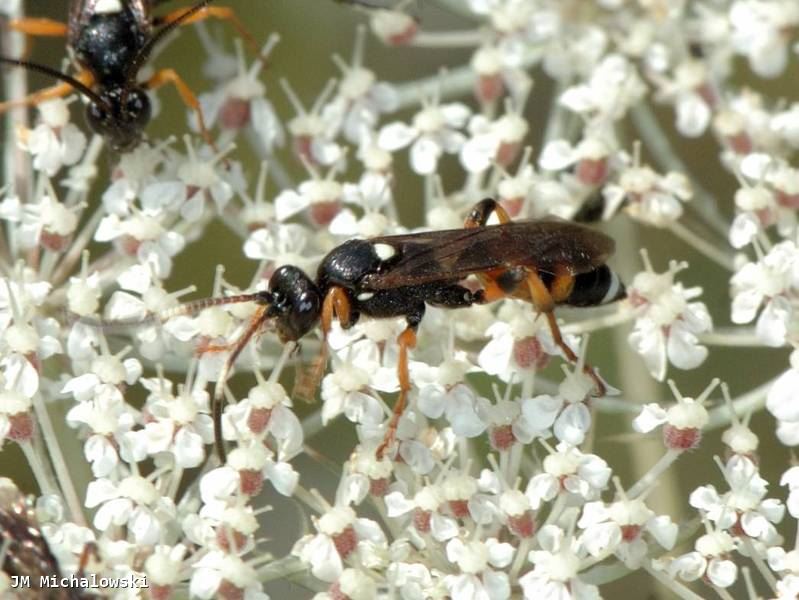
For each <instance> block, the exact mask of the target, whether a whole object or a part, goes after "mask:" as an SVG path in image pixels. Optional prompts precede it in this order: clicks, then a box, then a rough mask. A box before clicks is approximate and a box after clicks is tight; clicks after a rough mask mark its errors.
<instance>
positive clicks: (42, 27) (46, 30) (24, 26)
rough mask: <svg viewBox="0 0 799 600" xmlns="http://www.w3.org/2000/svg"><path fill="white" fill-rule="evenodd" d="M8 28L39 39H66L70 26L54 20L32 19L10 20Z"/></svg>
mask: <svg viewBox="0 0 799 600" xmlns="http://www.w3.org/2000/svg"><path fill="white" fill-rule="evenodd" d="M6 26H7V27H8V28H9V29H13V30H14V31H19V32H20V33H24V34H25V35H34V36H39V37H66V36H67V34H68V33H69V26H68V25H67V24H66V23H61V22H60V21H54V20H52V19H36V18H32V17H25V18H22V19H10V20H9V21H8V23H7V24H6Z"/></svg>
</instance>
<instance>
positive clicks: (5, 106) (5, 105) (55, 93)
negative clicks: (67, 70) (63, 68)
mask: <svg viewBox="0 0 799 600" xmlns="http://www.w3.org/2000/svg"><path fill="white" fill-rule="evenodd" d="M75 79H76V80H77V81H79V82H80V83H82V84H84V85H85V86H86V87H91V86H92V84H93V83H94V77H92V74H91V73H90V72H89V71H81V72H80V73H78V74H77V75H76V76H75ZM73 91H75V87H74V86H72V85H70V84H69V83H67V82H63V83H59V84H56V85H54V86H52V87H49V88H45V89H43V90H39V91H38V92H33V93H32V94H29V95H27V96H25V97H24V98H20V99H18V100H9V101H7V102H0V114H1V113H4V112H6V111H7V110H9V109H11V108H14V107H17V106H36V105H37V104H41V103H42V102H45V101H47V100H53V99H54V98H63V97H64V96H67V95H69V94H71V93H72V92H73Z"/></svg>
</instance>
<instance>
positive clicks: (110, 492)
mask: <svg viewBox="0 0 799 600" xmlns="http://www.w3.org/2000/svg"><path fill="white" fill-rule="evenodd" d="M86 507H87V508H95V507H99V508H98V509H97V512H96V513H95V515H94V521H93V523H94V526H95V527H96V528H97V529H99V530H100V531H107V530H108V529H109V528H111V527H112V526H117V527H120V526H125V527H127V531H128V535H129V536H130V539H131V540H132V541H133V542H135V543H136V544H147V545H151V544H156V543H157V542H158V541H159V539H160V536H161V531H162V527H163V526H164V525H165V524H167V523H169V522H170V521H171V520H172V519H174V518H175V505H174V503H173V502H172V500H171V499H170V498H168V497H166V496H162V495H161V493H160V492H159V491H158V489H156V487H155V486H154V485H153V484H152V483H151V482H149V481H147V480H146V479H144V478H143V477H140V476H138V475H130V476H128V477H125V478H124V479H122V480H121V481H119V482H118V483H115V482H113V481H111V480H110V479H105V478H101V479H96V480H94V481H92V482H90V483H89V486H88V488H87V489H86Z"/></svg>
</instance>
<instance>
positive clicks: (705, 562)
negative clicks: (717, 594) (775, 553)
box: [668, 530, 738, 588]
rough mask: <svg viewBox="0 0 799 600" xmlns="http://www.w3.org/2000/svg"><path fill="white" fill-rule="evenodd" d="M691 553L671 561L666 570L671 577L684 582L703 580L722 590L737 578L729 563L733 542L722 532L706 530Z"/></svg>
mask: <svg viewBox="0 0 799 600" xmlns="http://www.w3.org/2000/svg"><path fill="white" fill-rule="evenodd" d="M694 547H695V548H696V550H695V551H693V552H688V553H686V554H682V555H680V556H678V557H677V558H675V559H674V560H672V561H671V563H670V564H669V567H668V570H669V574H670V575H671V576H672V577H674V576H676V575H679V576H680V578H681V579H683V580H684V581H696V580H697V579H699V578H700V577H707V578H708V579H709V580H710V582H711V583H712V584H713V585H715V586H718V587H721V588H726V587H729V586H731V585H732V584H733V583H735V580H736V579H737V578H738V565H736V564H735V562H734V561H732V560H730V558H729V557H730V555H731V554H732V552H733V551H734V550H735V540H734V539H733V537H732V536H731V535H730V534H729V533H727V532H726V531H713V530H709V531H708V533H706V534H705V535H703V536H701V537H700V538H699V539H697V540H696V542H695V544H694Z"/></svg>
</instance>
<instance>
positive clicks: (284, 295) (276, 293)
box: [269, 265, 322, 342]
mask: <svg viewBox="0 0 799 600" xmlns="http://www.w3.org/2000/svg"><path fill="white" fill-rule="evenodd" d="M269 293H270V294H271V296H272V304H271V306H270V307H269V315H270V316H271V317H274V318H275V328H276V329H277V334H278V337H280V339H281V341H283V342H286V341H291V340H298V339H300V338H301V337H302V336H304V335H305V334H306V333H308V331H309V330H310V329H311V328H313V327H314V326H315V325H316V322H317V321H318V320H319V314H320V312H321V309H322V296H321V294H320V293H319V288H317V286H316V284H315V283H314V282H313V281H312V280H311V279H310V278H309V277H308V276H307V275H306V274H305V273H303V272H302V271H301V270H300V269H298V268H297V267H292V266H291V265H286V266H283V267H280V268H279V269H277V270H276V271H275V272H274V273H273V274H272V277H270V278H269Z"/></svg>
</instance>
